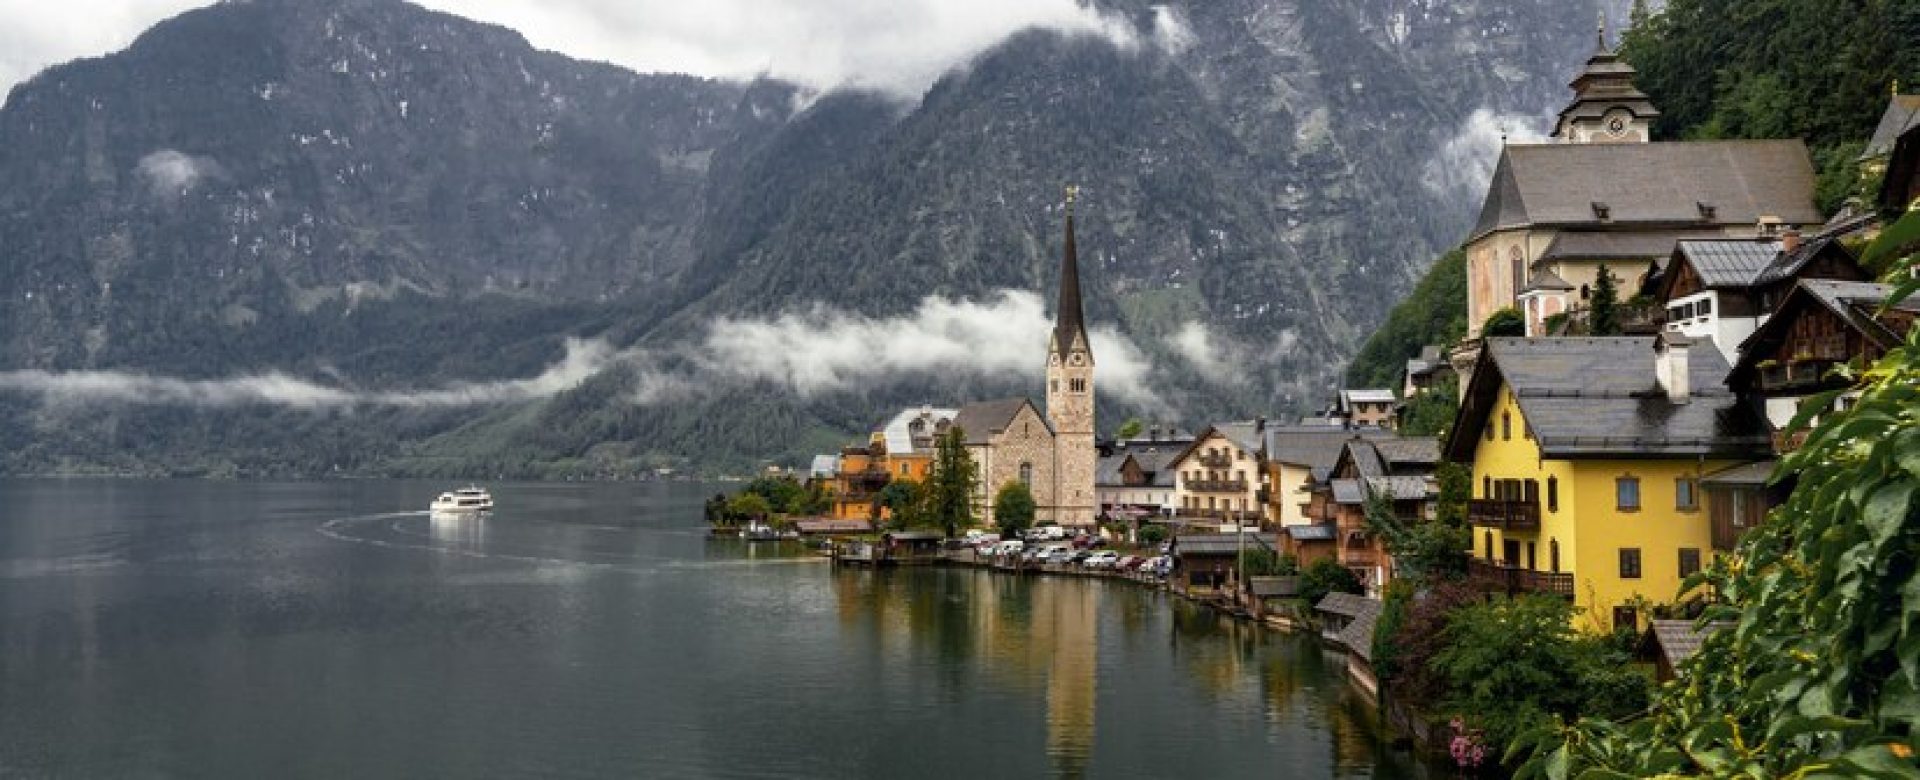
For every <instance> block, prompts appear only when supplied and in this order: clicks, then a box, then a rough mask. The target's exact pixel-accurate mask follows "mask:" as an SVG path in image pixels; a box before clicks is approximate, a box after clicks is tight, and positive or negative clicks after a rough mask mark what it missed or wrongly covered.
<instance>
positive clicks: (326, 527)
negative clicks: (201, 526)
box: [314, 511, 826, 574]
mask: <svg viewBox="0 0 1920 780" xmlns="http://www.w3.org/2000/svg"><path fill="white" fill-rule="evenodd" d="M421 520H425V521H426V522H425V524H424V525H422V524H421V523H420V522H419V521H421ZM314 530H315V531H317V532H318V533H319V534H320V535H321V536H325V537H327V538H329V539H333V540H335V541H339V542H346V543H349V544H363V545H367V546H371V547H379V548H383V549H389V550H415V551H420V552H426V553H432V554H435V555H446V556H454V557H460V558H473V559H479V560H493V561H513V562H517V563H525V564H531V565H535V566H543V567H550V566H564V567H578V568H584V569H593V570H599V571H617V572H625V573H630V574H653V573H658V572H661V571H663V570H674V571H684V570H688V569H720V568H740V567H757V566H791V565H795V564H813V563H822V562H825V561H826V559H825V558H822V557H819V556H813V555H807V556H798V557H792V558H742V559H727V560H690V559H681V558H670V557H664V556H642V555H637V554H635V553H632V552H617V553H616V552H608V553H595V552H592V551H587V550H568V551H565V552H555V551H551V550H538V549H536V550H512V549H502V548H501V547H500V546H499V545H498V543H497V542H494V541H489V539H488V536H489V534H488V528H487V526H486V520H485V519H481V518H472V517H446V516H435V515H433V514H432V513H430V512H426V511H410V512H383V513H379V514H370V515H355V516H352V517H340V518H335V519H332V520H328V521H326V522H324V523H321V524H320V525H319V527H318V528H316V529H314ZM592 530H609V529H599V528H596V529H592ZM670 535H676V536H678V535H682V534H677V533H672V534H670Z"/></svg>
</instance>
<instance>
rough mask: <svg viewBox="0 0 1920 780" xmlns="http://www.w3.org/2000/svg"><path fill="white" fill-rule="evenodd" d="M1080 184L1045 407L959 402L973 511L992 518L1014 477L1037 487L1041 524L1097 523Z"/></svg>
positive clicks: (1050, 349)
mask: <svg viewBox="0 0 1920 780" xmlns="http://www.w3.org/2000/svg"><path fill="white" fill-rule="evenodd" d="M1076 194H1077V190H1076V188H1072V187H1069V188H1068V189H1067V225H1066V246H1065V248H1064V249H1063V250H1062V252H1061V256H1060V298H1059V304H1058V305H1057V306H1055V307H1054V324H1053V333H1052V335H1051V336H1050V337H1049V338H1048V339H1047V352H1046V373H1047V405H1046V408H1045V409H1041V408H1038V407H1035V406H1034V404H1033V401H1031V400H1029V399H1026V398H1010V399H1004V400H999V401H987V402H984V403H972V404H967V405H965V406H962V407H960V410H959V413H958V414H956V415H954V418H953V424H954V425H957V426H959V427H960V429H961V431H963V432H964V433H965V434H966V437H967V452H968V453H969V454H971V455H972V456H973V461H974V465H976V466H977V467H978V473H979V475H980V484H979V487H978V488H977V489H976V492H975V501H974V508H975V516H976V517H979V518H980V519H981V522H982V523H985V524H987V525H993V524H994V518H993V498H994V496H995V495H996V494H997V493H999V492H1000V488H1001V487H1002V486H1004V485H1006V484H1007V483H1009V482H1015V481H1018V482H1024V483H1026V485H1027V486H1028V488H1030V489H1031V490H1032V491H1033V500H1034V503H1035V504H1036V505H1037V511H1036V512H1035V513H1034V514H1035V520H1036V521H1037V522H1041V523H1045V522H1056V523H1059V524H1061V525H1066V526H1082V527H1086V526H1092V525H1093V524H1094V513H1095V503H1094V489H1093V476H1094V461H1095V457H1096V455H1097V452H1096V451H1095V448H1094V441H1093V439H1094V434H1093V431H1094V428H1093V407H1094V403H1093V399H1094V396H1093V365H1094V364H1093V344H1092V343H1091V342H1090V341H1089V340H1088V338H1087V326H1086V322H1085V320H1084V319H1082V307H1081V305H1080V259H1079V256H1078V251H1077V249H1076V248H1075V245H1074V235H1073V205H1074V199H1075V197H1076Z"/></svg>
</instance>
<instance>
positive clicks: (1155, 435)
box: [1147, 423, 1160, 441]
mask: <svg viewBox="0 0 1920 780" xmlns="http://www.w3.org/2000/svg"><path fill="white" fill-rule="evenodd" d="M1159 440H1160V424H1159V423H1154V424H1153V425H1152V426H1151V427H1149V428H1147V441H1159Z"/></svg>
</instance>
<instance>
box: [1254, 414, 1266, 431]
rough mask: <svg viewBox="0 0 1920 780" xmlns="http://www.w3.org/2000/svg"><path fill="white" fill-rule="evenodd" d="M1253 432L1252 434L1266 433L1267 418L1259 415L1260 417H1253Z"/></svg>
mask: <svg viewBox="0 0 1920 780" xmlns="http://www.w3.org/2000/svg"><path fill="white" fill-rule="evenodd" d="M1253 432H1254V433H1266V432H1267V418H1266V415H1261V416H1259V417H1255V418H1253Z"/></svg>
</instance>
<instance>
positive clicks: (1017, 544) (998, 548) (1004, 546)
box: [991, 539, 1027, 555]
mask: <svg viewBox="0 0 1920 780" xmlns="http://www.w3.org/2000/svg"><path fill="white" fill-rule="evenodd" d="M1026 546H1027V543H1026V542H1023V541H1020V540H1019V539H1008V540H1006V541H1004V542H1001V543H999V544H996V545H994V546H993V547H992V548H991V549H992V553H991V554H993V555H1018V554H1020V551H1021V550H1022V549H1025V548H1026Z"/></svg>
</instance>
